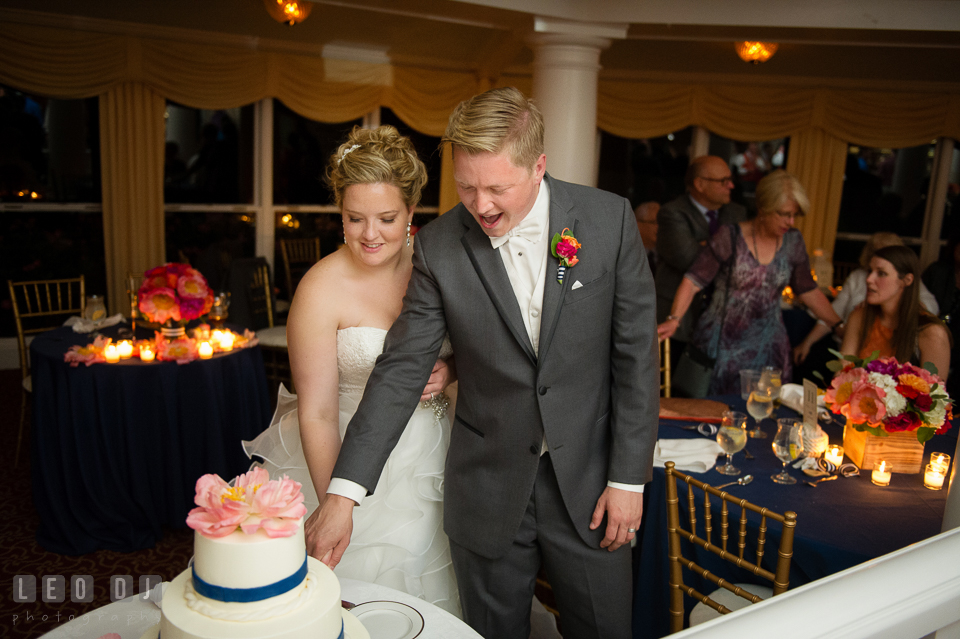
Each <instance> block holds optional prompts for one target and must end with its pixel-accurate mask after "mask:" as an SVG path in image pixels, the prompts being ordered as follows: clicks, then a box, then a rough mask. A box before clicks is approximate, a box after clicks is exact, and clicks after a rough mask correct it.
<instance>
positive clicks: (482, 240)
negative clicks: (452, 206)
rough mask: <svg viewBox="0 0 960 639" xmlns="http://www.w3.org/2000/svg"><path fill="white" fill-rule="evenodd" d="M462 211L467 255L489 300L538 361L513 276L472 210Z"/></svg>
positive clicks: (515, 336) (531, 357) (514, 334)
mask: <svg viewBox="0 0 960 639" xmlns="http://www.w3.org/2000/svg"><path fill="white" fill-rule="evenodd" d="M461 214H462V216H463V223H464V226H466V227H467V232H466V233H465V234H464V236H463V237H462V238H461V239H460V242H461V243H462V244H463V248H464V249H465V250H466V252H467V257H469V258H470V262H472V263H473V268H474V269H476V271H477V275H478V276H479V277H480V281H481V282H483V287H484V288H485V289H486V290H487V294H488V295H489V296H490V300H491V301H492V302H493V305H494V307H496V309H497V312H498V313H499V314H500V317H502V318H503V321H504V323H506V325H507V328H509V329H510V333H511V334H513V337H514V338H515V339H516V340H517V341H518V342H519V343H520V345H521V346H522V347H523V350H524V352H525V353H526V354H527V356H528V357H529V358H530V360H531V361H533V362H536V361H537V356H536V353H534V352H533V344H531V343H530V337H529V336H528V335H527V329H526V328H525V327H524V325H523V317H522V316H521V315H520V305H519V304H517V296H516V295H515V294H514V292H513V285H512V284H510V277H509V276H508V275H507V269H506V267H505V266H504V265H503V259H502V258H501V257H500V254H499V253H498V252H497V251H496V250H494V248H493V246H491V245H490V238H489V237H487V235H486V234H485V233H484V232H483V230H482V229H481V228H480V225H479V224H477V223H476V221H475V220H474V219H473V218H472V217H471V216H470V213H469V212H467V211H466V210H465V209H463V210H462V211H461Z"/></svg>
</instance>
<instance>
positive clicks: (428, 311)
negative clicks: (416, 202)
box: [333, 241, 446, 493]
mask: <svg viewBox="0 0 960 639" xmlns="http://www.w3.org/2000/svg"><path fill="white" fill-rule="evenodd" d="M445 334H446V321H445V318H444V313H443V303H442V299H441V297H440V291H439V289H438V288H437V284H436V282H435V281H434V279H433V276H432V275H431V273H430V270H429V269H428V268H427V265H426V259H425V258H424V256H423V247H422V245H421V244H420V243H419V241H418V245H417V250H416V251H415V253H414V257H413V273H412V274H411V276H410V283H409V284H408V286H407V294H406V296H405V297H404V298H403V310H401V311H400V316H399V317H398V318H397V320H396V321H395V322H394V323H393V326H392V327H391V328H390V331H389V332H388V333H387V337H386V342H385V343H384V347H383V354H381V355H380V357H378V358H377V363H376V366H374V368H373V372H372V373H371V374H370V378H369V379H368V380H367V386H366V388H365V389H364V392H363V399H362V400H361V401H360V405H359V407H358V408H357V412H356V413H355V414H354V416H353V419H351V420H350V424H349V426H348V427H347V432H346V435H345V436H344V439H343V445H342V446H341V448H340V455H339V456H338V457H337V463H336V465H335V466H334V469H333V477H339V478H342V479H347V480H350V481H353V482H356V483H357V484H360V485H361V486H364V487H365V488H366V489H367V491H368V493H369V492H373V489H374V488H375V487H376V485H377V482H378V481H379V479H380V473H381V471H382V470H383V466H384V464H386V462H387V457H389V455H390V452H391V451H392V450H393V448H394V446H396V445H397V441H398V440H399V439H400V435H401V434H402V433H403V429H404V428H405V427H406V425H407V422H408V421H409V420H410V416H411V415H412V414H413V411H414V410H416V408H417V404H418V403H419V401H420V395H421V394H422V392H423V387H424V386H426V383H427V379H428V378H429V377H430V373H431V371H432V370H433V365H434V363H435V362H436V361H437V356H438V355H439V353H440V346H441V345H442V343H443V338H444V335H445Z"/></svg>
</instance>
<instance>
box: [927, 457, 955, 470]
mask: <svg viewBox="0 0 960 639" xmlns="http://www.w3.org/2000/svg"><path fill="white" fill-rule="evenodd" d="M930 465H931V466H941V467H943V472H944V473H946V472H947V468H948V467H949V466H950V455H948V454H946V453H933V454H932V455H930Z"/></svg>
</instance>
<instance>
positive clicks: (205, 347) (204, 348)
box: [198, 342, 213, 359]
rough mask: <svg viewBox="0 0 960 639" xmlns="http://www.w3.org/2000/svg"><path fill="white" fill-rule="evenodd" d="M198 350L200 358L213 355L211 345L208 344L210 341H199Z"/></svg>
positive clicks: (207, 357) (208, 357)
mask: <svg viewBox="0 0 960 639" xmlns="http://www.w3.org/2000/svg"><path fill="white" fill-rule="evenodd" d="M198 352H199V353H200V359H210V358H211V357H213V346H210V342H200V348H199V349H198Z"/></svg>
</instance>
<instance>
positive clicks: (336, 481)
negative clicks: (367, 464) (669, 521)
mask: <svg viewBox="0 0 960 639" xmlns="http://www.w3.org/2000/svg"><path fill="white" fill-rule="evenodd" d="M641 488H642V487H641ZM327 494H328V495H340V496H341V497H346V498H347V499H352V500H353V501H355V502H357V506H359V505H360V503H361V502H362V501H363V498H364V497H366V496H367V489H366V488H364V487H363V486H361V485H360V484H358V483H357V482H353V481H350V480H349V479H341V478H339V477H334V478H333V479H331V480H330V485H329V486H327Z"/></svg>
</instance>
